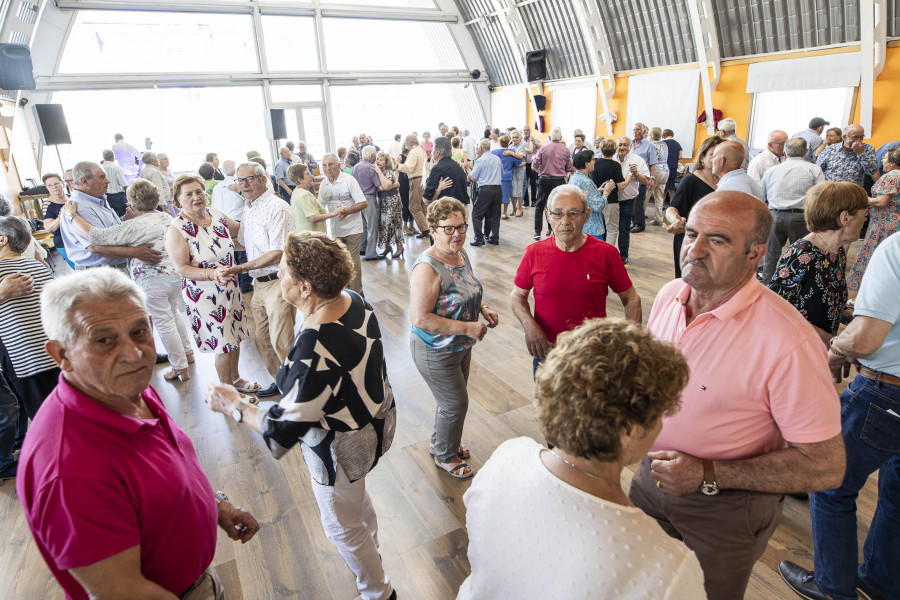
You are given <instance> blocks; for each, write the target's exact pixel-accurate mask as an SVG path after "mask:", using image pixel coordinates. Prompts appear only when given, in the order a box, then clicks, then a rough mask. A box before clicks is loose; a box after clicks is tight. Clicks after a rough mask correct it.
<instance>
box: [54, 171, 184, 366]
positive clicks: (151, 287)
mask: <svg viewBox="0 0 900 600" xmlns="http://www.w3.org/2000/svg"><path fill="white" fill-rule="evenodd" d="M127 197H128V206H129V207H130V209H131V212H132V214H134V215H135V217H134V218H133V219H129V220H128V221H125V222H123V223H121V224H120V225H114V226H112V227H106V228H103V227H94V226H91V224H90V223H88V222H87V221H85V220H84V219H82V218H81V217H80V216H78V206H77V205H76V204H75V203H74V202H71V201H69V202H67V203H66V206H65V209H64V211H65V214H66V215H67V216H68V217H69V218H71V219H72V224H73V225H74V226H75V227H76V228H77V229H79V230H80V231H81V233H82V234H84V236H85V237H86V238H87V239H88V241H89V242H90V243H91V244H94V245H96V246H141V245H144V244H153V249H154V250H158V251H160V252H162V260H160V262H159V263H157V264H150V263H145V262H143V261H140V260H138V259H136V258H135V259H132V260H131V264H130V269H129V270H130V272H131V277H132V279H134V281H135V283H137V284H138V285H139V286H141V288H143V290H144V292H145V293H146V294H147V307H148V310H149V311H150V314H151V315H152V316H153V324H154V325H156V329H157V330H158V331H159V337H160V339H161V340H162V343H163V346H165V348H166V352H167V353H168V355H169V363H170V364H171V365H172V368H171V369H170V370H169V371H167V372H166V373H165V374H163V378H164V379H165V380H166V381H173V380H175V379H180V380H181V381H187V380H188V379H190V378H191V376H190V374H189V373H188V363H192V362H194V351H193V350H191V345H190V338H189V337H188V332H187V328H186V327H185V325H184V318H183V317H182V313H183V312H184V303H183V302H182V300H181V294H180V293H179V292H180V290H181V277H180V276H179V275H178V273H176V272H175V266H174V265H173V264H172V261H171V259H170V258H169V255H168V253H167V252H166V247H165V237H166V231H167V230H168V229H169V226H170V225H171V224H172V217H170V216H169V215H168V214H167V213H164V212H160V211H158V210H156V207H157V205H158V204H159V190H158V189H157V187H156V186H155V185H153V184H152V183H151V182H149V181H147V180H146V179H135V180H134V183H132V184H131V185H130V186H128V192H127Z"/></svg>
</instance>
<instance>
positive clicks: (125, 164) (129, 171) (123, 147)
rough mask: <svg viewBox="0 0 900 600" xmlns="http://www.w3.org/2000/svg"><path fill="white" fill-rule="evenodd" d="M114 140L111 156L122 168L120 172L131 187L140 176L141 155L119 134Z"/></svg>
mask: <svg viewBox="0 0 900 600" xmlns="http://www.w3.org/2000/svg"><path fill="white" fill-rule="evenodd" d="M114 138H115V143H114V144H113V145H112V151H113V154H114V155H115V157H116V162H117V163H119V166H120V167H122V172H123V173H125V181H126V183H127V185H131V184H132V183H133V182H134V180H135V179H137V178H138V177H140V174H141V153H140V151H139V150H138V149H137V148H135V147H134V146H132V145H131V144H129V143H128V142H126V141H125V138H124V136H122V134H121V133H117V134H116V135H115V136H114Z"/></svg>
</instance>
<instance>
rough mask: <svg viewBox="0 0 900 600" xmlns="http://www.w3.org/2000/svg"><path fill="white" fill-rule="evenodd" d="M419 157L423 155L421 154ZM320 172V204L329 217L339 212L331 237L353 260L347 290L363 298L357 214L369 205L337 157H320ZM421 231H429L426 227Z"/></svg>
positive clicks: (359, 224)
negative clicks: (321, 174)
mask: <svg viewBox="0 0 900 600" xmlns="http://www.w3.org/2000/svg"><path fill="white" fill-rule="evenodd" d="M422 153H423V154H424V150H423V151H422ZM407 162H408V161H407ZM322 169H323V170H324V171H325V179H323V180H322V183H320V184H319V203H320V204H321V205H322V206H324V207H325V210H327V211H328V212H329V213H332V212H335V211H337V212H338V216H337V217H333V218H332V219H331V237H333V238H335V239H338V240H341V241H342V242H344V245H345V246H347V251H348V252H349V253H350V258H352V259H353V279H352V280H351V281H350V285H348V286H347V287H348V288H349V289H351V290H353V291H354V292H356V293H357V294H359V295H360V296H362V295H363V288H362V265H361V264H360V262H359V247H360V244H361V242H362V236H363V219H362V215H361V214H360V213H361V212H362V211H364V210H366V207H367V206H368V201H367V200H366V197H365V195H364V194H363V191H362V188H360V187H359V183H357V181H356V179H354V178H353V176H352V175H349V174H347V173H344V172H343V171H341V167H340V161H338V157H337V155H335V154H326V155H325V156H323V157H322ZM422 231H428V226H427V225H426V226H425V229H423V230H422Z"/></svg>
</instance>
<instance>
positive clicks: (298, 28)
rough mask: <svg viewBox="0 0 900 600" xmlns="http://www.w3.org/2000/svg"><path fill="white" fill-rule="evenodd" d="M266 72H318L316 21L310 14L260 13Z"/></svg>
mask: <svg viewBox="0 0 900 600" xmlns="http://www.w3.org/2000/svg"><path fill="white" fill-rule="evenodd" d="M262 24H263V37H264V38H265V41H266V60H267V61H268V63H269V65H268V66H269V71H318V70H319V53H318V51H317V50H316V23H315V21H314V20H313V19H312V17H283V16H271V15H263V16H262Z"/></svg>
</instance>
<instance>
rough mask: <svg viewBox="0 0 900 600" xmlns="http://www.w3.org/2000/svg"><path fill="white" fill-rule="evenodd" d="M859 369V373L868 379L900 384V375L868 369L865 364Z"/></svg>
mask: <svg viewBox="0 0 900 600" xmlns="http://www.w3.org/2000/svg"><path fill="white" fill-rule="evenodd" d="M857 370H858V371H859V374H860V375H862V376H863V377H865V378H866V379H871V380H872V381H877V382H878V383H886V384H888V385H896V386H900V377H895V376H894V375H888V374H887V373H882V372H880V371H873V370H872V369H867V368H865V367H863V366H860V367H859V369H857Z"/></svg>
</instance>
